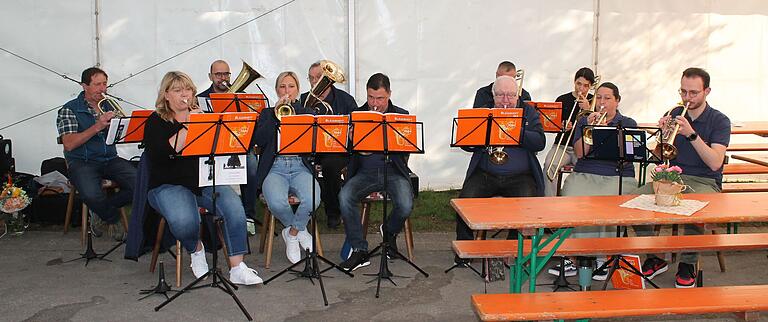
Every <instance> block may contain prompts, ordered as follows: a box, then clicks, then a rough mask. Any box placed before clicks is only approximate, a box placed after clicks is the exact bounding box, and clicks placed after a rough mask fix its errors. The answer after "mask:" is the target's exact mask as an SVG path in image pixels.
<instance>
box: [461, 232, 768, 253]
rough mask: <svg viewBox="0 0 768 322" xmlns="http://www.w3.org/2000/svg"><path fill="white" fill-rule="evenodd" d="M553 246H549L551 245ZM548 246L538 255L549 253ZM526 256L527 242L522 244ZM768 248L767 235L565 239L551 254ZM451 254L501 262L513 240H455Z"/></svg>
mask: <svg viewBox="0 0 768 322" xmlns="http://www.w3.org/2000/svg"><path fill="white" fill-rule="evenodd" d="M552 244H553V243H552ZM552 244H550V245H548V246H547V247H545V248H544V249H543V251H542V253H540V255H543V253H545V252H548V251H549V250H550V249H552ZM523 248H524V249H525V252H526V253H528V252H530V249H531V241H530V240H526V241H525V243H524V244H523ZM765 248H768V233H760V234H731V235H729V234H718V235H690V236H654V237H623V238H568V239H566V240H565V241H563V244H562V245H560V248H558V249H557V251H556V252H555V254H556V255H560V256H578V255H616V254H623V253H635V254H652V253H668V252H678V251H682V250H685V251H691V252H703V251H736V250H741V251H746V250H758V249H765ZM453 251H454V252H455V253H456V254H457V255H458V256H459V257H461V258H503V257H516V256H517V241H516V240H455V241H453Z"/></svg>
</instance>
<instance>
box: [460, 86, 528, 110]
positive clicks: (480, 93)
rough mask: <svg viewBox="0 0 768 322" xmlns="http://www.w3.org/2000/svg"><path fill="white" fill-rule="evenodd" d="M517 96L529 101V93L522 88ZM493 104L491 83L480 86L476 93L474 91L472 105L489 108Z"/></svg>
mask: <svg viewBox="0 0 768 322" xmlns="http://www.w3.org/2000/svg"><path fill="white" fill-rule="evenodd" d="M519 98H520V99H521V100H522V101H524V102H526V101H531V94H529V93H528V91H526V90H525V88H523V91H522V93H521V94H520V97H519ZM493 104H494V103H493V83H490V84H488V86H485V87H480V88H479V89H478V90H477V93H475V102H474V103H473V104H472V107H487V108H491V107H493ZM518 106H520V105H518Z"/></svg>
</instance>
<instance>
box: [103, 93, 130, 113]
mask: <svg viewBox="0 0 768 322" xmlns="http://www.w3.org/2000/svg"><path fill="white" fill-rule="evenodd" d="M101 96H103V97H104V98H102V99H101V100H99V102H98V103H96V111H97V112H98V113H99V116H101V115H102V114H104V113H106V112H110V111H112V112H114V113H115V117H125V115H126V114H125V112H124V111H123V108H122V107H120V104H119V103H117V100H118V98H116V97H114V96H112V95H109V94H107V93H106V92H104V93H101ZM105 104H106V105H105ZM106 107H109V110H105V108H106Z"/></svg>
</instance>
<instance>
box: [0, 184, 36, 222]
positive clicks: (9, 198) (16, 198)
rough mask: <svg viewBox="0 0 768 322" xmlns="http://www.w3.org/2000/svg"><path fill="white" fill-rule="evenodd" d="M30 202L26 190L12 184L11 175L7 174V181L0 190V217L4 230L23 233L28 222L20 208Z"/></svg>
mask: <svg viewBox="0 0 768 322" xmlns="http://www.w3.org/2000/svg"><path fill="white" fill-rule="evenodd" d="M30 202H31V200H30V199H29V197H28V196H27V193H26V191H24V190H23V189H21V188H19V187H16V186H14V185H13V181H12V180H11V177H10V176H8V182H6V183H5V184H4V185H3V190H2V192H0V211H2V214H0V215H2V216H0V219H3V220H4V221H5V228H6V232H11V233H13V234H15V235H21V234H23V233H24V229H26V228H27V226H28V225H29V224H28V223H27V221H25V220H24V214H22V213H21V210H23V209H24V208H26V207H27V206H29V204H30Z"/></svg>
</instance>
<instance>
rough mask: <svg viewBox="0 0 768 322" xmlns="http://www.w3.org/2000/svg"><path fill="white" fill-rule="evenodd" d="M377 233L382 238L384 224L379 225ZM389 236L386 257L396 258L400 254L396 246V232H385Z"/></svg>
mask: <svg viewBox="0 0 768 322" xmlns="http://www.w3.org/2000/svg"><path fill="white" fill-rule="evenodd" d="M379 234H380V235H381V238H382V239H384V225H379ZM387 236H388V237H389V238H388V240H389V247H388V248H389V249H387V259H393V258H394V259H398V258H400V256H398V255H397V254H398V248H397V234H389V233H388V234H387Z"/></svg>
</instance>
